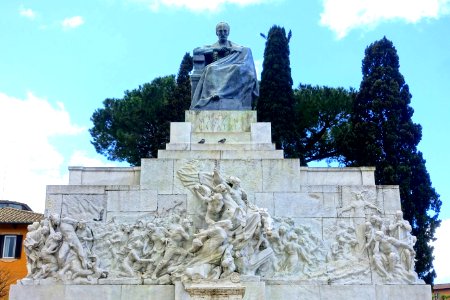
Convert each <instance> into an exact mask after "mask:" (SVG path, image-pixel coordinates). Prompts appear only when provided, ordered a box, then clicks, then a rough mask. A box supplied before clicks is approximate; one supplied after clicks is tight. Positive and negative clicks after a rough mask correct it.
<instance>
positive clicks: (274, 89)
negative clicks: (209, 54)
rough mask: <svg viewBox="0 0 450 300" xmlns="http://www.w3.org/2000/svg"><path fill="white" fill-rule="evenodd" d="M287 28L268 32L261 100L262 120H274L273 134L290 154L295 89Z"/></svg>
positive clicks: (259, 102)
mask: <svg viewBox="0 0 450 300" xmlns="http://www.w3.org/2000/svg"><path fill="white" fill-rule="evenodd" d="M290 35H291V34H290V33H289V35H288V36H286V32H285V30H284V28H282V27H279V26H273V27H272V28H270V30H269V33H268V35H267V41H266V47H265V50H264V62H263V71H262V73H261V85H260V96H259V99H258V101H257V105H256V109H257V111H258V120H259V121H260V122H272V136H273V141H274V142H275V144H276V145H277V148H281V149H284V150H285V153H286V154H287V155H290V154H291V153H292V151H293V145H292V143H293V140H294V137H295V132H294V131H293V128H292V123H293V122H294V93H293V90H292V77H291V67H290V61H289V54H290V52H289V39H290Z"/></svg>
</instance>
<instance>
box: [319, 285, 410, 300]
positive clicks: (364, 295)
mask: <svg viewBox="0 0 450 300" xmlns="http://www.w3.org/2000/svg"><path fill="white" fill-rule="evenodd" d="M319 290H320V297H321V299H336V300H344V299H367V300H376V299H377V300H378V298H377V297H376V293H375V288H374V286H373V285H321V286H319ZM397 299H409V298H403V297H400V298H397ZM379 300H381V299H379Z"/></svg>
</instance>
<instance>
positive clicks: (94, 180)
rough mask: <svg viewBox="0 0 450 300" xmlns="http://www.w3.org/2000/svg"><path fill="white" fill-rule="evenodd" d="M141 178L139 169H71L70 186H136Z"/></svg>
mask: <svg viewBox="0 0 450 300" xmlns="http://www.w3.org/2000/svg"><path fill="white" fill-rule="evenodd" d="M139 177H140V168H139V167H89V168H88V167H69V184H70V185H72V184H74V185H112V184H115V185H136V184H139Z"/></svg>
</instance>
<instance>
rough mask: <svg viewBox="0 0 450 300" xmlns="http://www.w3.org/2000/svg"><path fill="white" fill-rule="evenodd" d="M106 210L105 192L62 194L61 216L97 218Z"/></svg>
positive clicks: (87, 219)
mask: <svg viewBox="0 0 450 300" xmlns="http://www.w3.org/2000/svg"><path fill="white" fill-rule="evenodd" d="M105 210H106V195H105V194H98V195H96V194H94V195H90V194H68V195H66V194H63V197H62V204H61V216H63V217H71V218H74V219H78V220H80V219H83V220H86V221H89V220H94V219H99V218H100V214H102V212H104V211H105Z"/></svg>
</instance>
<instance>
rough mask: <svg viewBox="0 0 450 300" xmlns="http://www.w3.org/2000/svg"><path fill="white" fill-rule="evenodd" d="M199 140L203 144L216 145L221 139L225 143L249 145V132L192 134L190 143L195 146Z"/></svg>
mask: <svg viewBox="0 0 450 300" xmlns="http://www.w3.org/2000/svg"><path fill="white" fill-rule="evenodd" d="M201 139H204V140H205V144H217V142H218V141H219V140H221V139H226V143H251V133H250V132H192V133H191V143H192V144H196V143H198V142H199V141H200V140H201Z"/></svg>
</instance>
